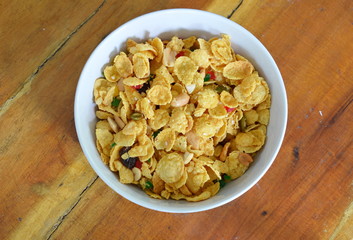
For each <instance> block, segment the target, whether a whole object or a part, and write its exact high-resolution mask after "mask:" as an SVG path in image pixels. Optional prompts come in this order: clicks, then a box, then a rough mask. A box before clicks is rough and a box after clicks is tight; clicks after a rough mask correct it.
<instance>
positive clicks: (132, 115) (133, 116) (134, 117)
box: [131, 112, 142, 121]
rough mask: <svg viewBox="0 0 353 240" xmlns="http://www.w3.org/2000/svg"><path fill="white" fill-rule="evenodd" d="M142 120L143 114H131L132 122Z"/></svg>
mask: <svg viewBox="0 0 353 240" xmlns="http://www.w3.org/2000/svg"><path fill="white" fill-rule="evenodd" d="M141 118H142V113H139V112H134V113H133V114H131V119H132V120H135V121H137V120H140V119H141Z"/></svg>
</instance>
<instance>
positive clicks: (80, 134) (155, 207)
mask: <svg viewBox="0 0 353 240" xmlns="http://www.w3.org/2000/svg"><path fill="white" fill-rule="evenodd" d="M190 13H198V14H200V13H201V14H203V15H205V16H210V17H213V18H217V19H218V20H219V21H224V22H228V24H234V26H237V27H238V28H240V29H241V30H242V31H244V32H246V33H247V34H248V35H249V37H250V38H253V40H254V41H256V42H257V43H258V44H259V47H260V48H262V50H263V52H264V54H265V55H266V57H267V58H268V59H267V60H269V61H270V62H271V65H273V66H274V69H273V70H274V71H275V73H276V75H277V76H278V77H279V79H280V83H279V84H280V85H279V87H280V89H281V94H283V99H281V100H283V101H284V102H283V107H284V109H283V117H284V123H283V124H284V125H283V128H282V129H281V131H280V135H279V144H278V145H277V146H276V147H275V148H274V150H273V153H272V157H271V160H270V161H269V163H268V164H267V165H266V166H265V167H264V168H263V169H262V171H261V173H260V174H259V175H257V177H256V178H254V180H252V181H251V183H250V184H248V185H247V186H246V187H244V189H243V190H242V191H240V192H239V193H238V194H234V195H232V196H230V197H227V198H225V199H224V200H222V201H218V202H217V203H213V204H209V205H205V206H202V207H198V206H197V205H196V204H195V203H193V205H195V207H189V208H186V209H183V210H181V211H180V208H176V207H170V206H168V207H167V206H162V205H160V206H158V205H151V204H150V203H147V202H145V201H144V200H143V199H139V198H136V197H134V196H132V194H127V193H121V192H119V191H117V190H116V189H115V187H114V186H113V184H112V183H111V182H110V180H109V179H108V177H107V176H105V175H104V174H103V173H101V172H100V171H99V170H98V166H97V164H96V162H95V160H94V159H93V157H92V156H90V154H89V151H88V149H87V147H86V146H85V145H84V144H83V143H84V139H83V131H84V129H83V127H82V126H81V125H80V121H81V116H80V115H79V114H78V113H79V100H80V97H79V96H80V89H81V88H82V87H81V85H83V84H84V82H85V81H86V80H85V79H84V77H83V74H84V72H85V70H86V69H87V68H88V65H89V62H90V61H91V58H92V56H93V55H94V54H95V53H96V51H98V50H99V49H100V46H101V45H104V44H105V43H106V41H108V39H109V37H110V36H112V35H113V34H114V33H115V32H118V31H120V30H121V29H123V28H125V27H127V26H128V25H130V24H132V23H134V22H139V21H141V19H144V18H146V17H149V16H158V15H161V14H162V15H163V14H190ZM92 91H93V89H92ZM74 119H75V128H76V132H77V136H78V140H79V143H80V146H81V148H82V151H83V152H84V155H85V157H86V159H87V161H88V162H89V163H90V165H91V167H92V168H93V170H94V171H95V173H96V174H97V175H98V176H99V177H100V178H101V179H102V180H103V182H104V183H105V184H107V185H108V186H109V187H110V188H111V189H112V190H114V191H115V192H116V193H118V194H119V195H120V196H122V197H124V198H125V199H128V200H129V201H130V202H132V203H135V204H137V205H140V206H142V207H145V208H148V209H152V210H156V211H161V212H169V213H192V212H200V211H205V210H210V209H213V208H217V207H220V206H222V205H224V204H226V203H229V202H231V201H233V200H234V199H236V198H238V197H240V196H241V195H243V194H244V193H245V192H247V191H248V190H249V189H250V188H252V187H253V186H254V185H255V184H256V183H257V182H258V181H259V180H260V179H261V178H262V177H263V176H264V175H265V173H266V172H267V171H268V169H269V168H270V167H271V166H272V164H273V162H274V160H275V159H276V157H277V155H278V152H279V150H280V148H281V146H282V143H283V139H284V136H285V132H286V127H287V121H288V102H287V94H286V89H285V85H284V81H283V78H282V75H281V73H280V71H279V68H278V66H277V64H276V62H275V60H274V59H273V57H272V55H271V54H270V53H269V51H268V50H267V49H266V47H265V46H264V45H263V44H262V43H261V42H260V41H259V40H258V39H257V38H256V37H255V36H254V35H253V34H252V33H251V32H250V31H248V30H247V29H245V28H244V27H242V26H241V25H239V24H238V23H236V22H234V21H232V20H230V19H228V18H225V17H223V16H221V15H218V14H215V13H211V12H208V11H203V10H198V9H188V8H174V9H165V10H159V11H154V12H150V13H146V14H143V15H141V16H138V17H136V18H134V19H131V20H129V21H127V22H125V23H124V24H122V25H120V26H119V27H118V28H116V29H115V30H113V31H112V32H111V33H109V34H108V35H107V36H106V37H105V38H104V39H103V40H102V41H101V42H100V43H99V44H98V45H97V46H96V47H95V49H94V50H93V51H92V52H91V54H90V56H89V58H88V59H87V61H86V63H85V65H84V67H83V69H82V72H81V74H80V77H79V80H78V83H77V88H76V92H75V102H74ZM168 201H169V200H168ZM205 201H207V200H205ZM190 205H192V203H190Z"/></svg>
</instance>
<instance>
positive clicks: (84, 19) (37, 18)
mask: <svg viewBox="0 0 353 240" xmlns="http://www.w3.org/2000/svg"><path fill="white" fill-rule="evenodd" d="M21 3H22V2H21ZM21 3H20V1H13V2H11V1H6V2H4V3H1V4H0V6H1V7H2V8H3V9H5V10H4V11H3V14H2V15H1V16H0V31H1V34H0V43H1V44H0V63H1V64H0V139H1V141H0V176H1V188H0V191H1V194H0V222H1V223H6V224H0V239H171V238H172V239H352V238H353V232H352V227H351V226H352V224H353V202H352V201H353V200H352V199H353V187H352V186H353V174H352V173H353V162H352V159H353V150H352V139H353V138H352V136H353V123H352V120H351V119H352V117H353V108H352V99H353V82H352V79H351V78H352V77H351V76H352V75H353V69H352V67H351V66H353V59H352V57H351V53H352V52H353V45H352V42H353V31H352V30H353V2H352V1H348V0H339V1H328V0H319V1H317V0H307V1H295V0H289V1H284V0H280V1H271V0H265V1H262V0H252V1H249V0H243V1H240V0H239V1H231V0H227V1H221V0H214V1H212V0H208V1H206V0H197V1H183V0H175V1H174V0H173V1H162V0H160V1H142V0H136V1H88V2H87V1H74V2H69V1H61V2H55V3H54V2H52V1H50V2H49V1H42V2H38V3H37V2H35V1H32V0H30V1H26V2H25V3H23V4H21ZM4 6H6V7H4ZM180 7H184V8H196V9H203V10H207V11H211V12H214V13H217V14H220V15H222V16H225V17H229V18H230V19H231V20H233V21H235V22H237V23H239V24H241V25H242V26H244V27H245V28H247V29H248V30H249V31H250V32H252V33H253V34H254V35H255V36H256V37H257V38H258V39H259V40H260V41H261V42H262V43H263V44H264V45H265V46H266V47H267V49H268V50H269V51H270V52H271V54H272V56H273V57H274V59H275V60H276V62H277V64H278V66H279V68H280V70H281V73H282V75H283V79H284V81H285V85H286V88H287V95H288V102H289V116H288V128H287V133H286V137H285V140H284V143H283V146H282V148H281V151H280V153H279V155H278V157H277V159H276V161H275V162H274V164H273V166H272V167H271V168H270V170H269V171H268V173H267V174H266V175H265V176H264V178H262V180H261V181H260V182H258V183H257V184H256V186H255V187H253V188H252V189H250V190H249V191H248V192H247V193H246V194H245V195H243V196H242V197H240V198H238V199H236V200H234V201H232V202H231V203H229V204H227V205H225V206H222V207H219V208H216V209H213V210H209V211H206V212H201V213H195V214H168V213H160V212H156V211H152V210H148V209H145V208H142V207H140V206H137V205H135V204H133V203H131V202H129V201H127V200H125V199H124V198H122V197H121V196H119V195H118V194H116V193H115V192H113V191H112V190H111V189H110V188H109V187H108V186H106V185H105V184H104V183H103V182H102V181H101V180H100V179H99V178H97V176H96V174H95V173H94V172H93V170H92V169H91V167H90V166H89V164H88V163H87V161H86V160H85V157H84V155H83V153H82V151H81V148H80V146H79V143H78V140H77V136H76V133H75V128H74V120H73V101H74V92H75V88H76V84H77V80H78V77H79V74H80V71H81V69H82V67H83V65H84V63H85V61H86V60H87V58H88V56H89V54H90V53H91V52H92V50H93V49H94V48H95V47H96V46H97V44H98V43H99V42H100V41H101V40H102V39H103V38H104V37H105V36H106V35H107V34H109V33H110V32H111V31H113V30H114V29H115V28H117V27H118V26H120V25H121V24H123V23H125V22H127V21H128V20H130V19H132V18H134V17H137V16H139V15H141V14H144V13H147V12H152V11H155V10H160V9H167V8H180ZM30 20H31V21H30ZM43 26H45V29H46V30H43ZM54 26H55V27H54ZM28 59H30V60H28Z"/></svg>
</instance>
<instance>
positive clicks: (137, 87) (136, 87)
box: [132, 84, 143, 90]
mask: <svg viewBox="0 0 353 240" xmlns="http://www.w3.org/2000/svg"><path fill="white" fill-rule="evenodd" d="M142 86H143V84H140V85H136V86H132V88H135V89H136V90H138V89H140V88H142Z"/></svg>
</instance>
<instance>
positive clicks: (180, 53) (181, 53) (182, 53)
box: [175, 51, 185, 58]
mask: <svg viewBox="0 0 353 240" xmlns="http://www.w3.org/2000/svg"><path fill="white" fill-rule="evenodd" d="M181 56H185V53H184V52H183V51H181V52H179V53H178V54H177V55H175V58H178V57H181Z"/></svg>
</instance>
